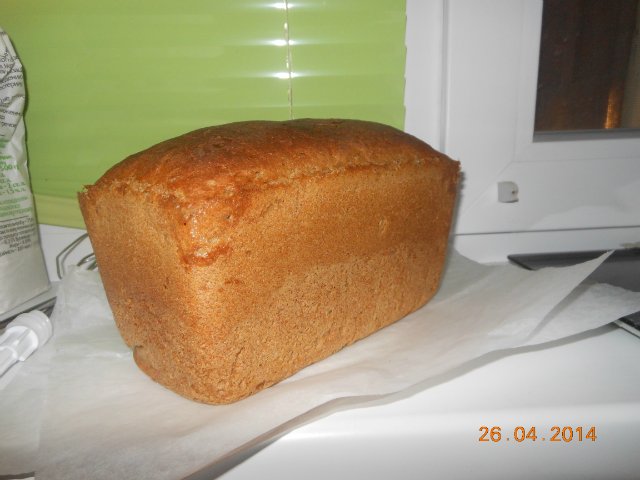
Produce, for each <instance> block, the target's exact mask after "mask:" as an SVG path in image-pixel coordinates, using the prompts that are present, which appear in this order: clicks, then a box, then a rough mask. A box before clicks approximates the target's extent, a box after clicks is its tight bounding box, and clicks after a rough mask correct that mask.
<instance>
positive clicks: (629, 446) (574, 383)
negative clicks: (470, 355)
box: [43, 227, 640, 480]
mask: <svg viewBox="0 0 640 480" xmlns="http://www.w3.org/2000/svg"><path fill="white" fill-rule="evenodd" d="M77 234H78V231H77V230H67V229H58V228H57V227H47V228H45V232H44V235H43V243H44V250H45V255H46V256H47V261H48V265H49V268H50V271H51V269H52V265H53V263H52V261H51V252H58V251H59V250H60V248H61V247H63V246H65V245H66V244H68V243H69V242H70V241H72V240H73V239H74V238H75V237H76V236H77ZM482 426H486V427H488V428H492V427H500V429H501V438H500V441H497V442H494V441H491V440H490V439H488V441H479V439H480V437H481V435H482V431H481V427H482ZM518 426H522V427H524V428H525V429H526V431H527V432H528V431H530V429H531V427H535V429H536V434H537V440H536V441H533V440H530V439H525V440H524V441H522V442H517V441H516V440H515V438H514V430H515V429H516V427H518ZM554 426H558V427H560V429H562V428H564V427H571V431H572V432H573V438H572V439H571V440H570V441H563V440H562V435H558V436H557V437H558V439H559V440H560V441H557V442H554V441H551V436H552V434H553V427H554ZM578 427H582V436H583V439H582V441H580V440H579V439H578V435H579V434H578ZM591 427H595V433H596V439H595V441H592V440H591V439H587V438H584V437H586V435H587V432H588V431H589V430H590V429H591ZM567 435H568V429H567V430H565V436H567ZM543 438H544V440H543ZM638 445H640V338H638V337H636V336H634V335H632V334H630V333H628V332H626V331H625V330H622V329H620V328H618V327H615V326H607V327H603V328H600V329H598V330H597V331H594V332H592V333H588V334H582V335H580V336H578V337H575V338H572V339H568V340H564V341H561V342H556V343H554V344H552V345H547V346H539V347H531V348H527V349H520V350H517V351H516V353H512V354H504V355H492V356H491V357H490V358H483V359H480V360H476V361H474V362H471V363H470V364H468V365H467V366H466V367H465V368H460V369H457V370H456V371H455V372H451V373H450V374H449V375H446V376H444V377H442V378H439V379H438V381H437V382H431V383H429V384H428V385H421V386H420V387H419V388H415V389H414V390H413V391H412V392H408V393H405V394H403V395H400V396H396V397H393V398H391V399H389V398H387V399H386V400H384V401H378V402H375V401H373V402H371V403H370V404H368V405H367V406H366V407H362V406H358V407H356V408H350V409H347V410H342V409H339V408H337V409H336V412H335V413H333V414H331V415H327V416H325V417H323V418H321V419H319V420H314V421H312V422H310V423H308V424H306V425H304V426H302V427H299V428H297V429H295V430H293V431H291V432H290V433H288V434H286V435H284V436H282V437H281V438H279V439H278V440H276V441H271V442H266V446H265V445H261V446H260V448H256V449H254V451H252V452H250V453H246V452H245V453H241V454H238V455H236V456H234V457H231V458H230V459H229V461H228V462H227V463H226V464H223V465H221V464H217V465H216V466H213V467H211V468H210V469H206V470H203V471H201V472H198V473H196V474H194V475H193V476H192V477H190V478H193V479H205V478H213V476H214V475H217V474H220V473H221V472H225V471H226V472H225V473H223V475H222V478H225V479H228V480H231V479H234V480H235V479H237V480H239V479H254V478H278V479H289V478H291V479H293V478H295V479H298V478H305V479H326V478H350V479H360V478H362V479H378V478H379V479H388V478H393V477H399V478H402V479H412V478H416V479H418V478H419V479H425V478H447V479H449V478H465V479H466V478H477V479H478V478H479V479H484V478H487V479H489V478H491V479H495V478H511V477H516V478H519V479H526V478H563V479H564V478H580V479H585V478H597V479H602V478H607V479H627V478H628V479H631V478H640V455H638V454H637V453H636V451H637V446H638Z"/></svg>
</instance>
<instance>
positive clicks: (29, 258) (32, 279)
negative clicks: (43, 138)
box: [0, 28, 49, 315]
mask: <svg viewBox="0 0 640 480" xmlns="http://www.w3.org/2000/svg"><path fill="white" fill-rule="evenodd" d="M25 98H26V97H25V86H24V76H23V72H22V64H21V63H20V60H19V59H18V57H17V55H16V52H15V50H14V49H13V45H12V44H11V41H10V40H9V36H8V35H7V34H6V33H5V32H4V30H2V28H0V315H1V314H2V313H3V312H6V311H8V310H10V309H12V308H14V307H16V306H18V305H19V304H21V303H23V302H25V301H27V300H29V299H30V298H32V297H35V296H36V295H38V294H40V293H42V292H44V291H45V290H47V288H49V280H48V277H47V271H46V267H45V263H44V258H43V254H42V249H41V248H40V239H39V236H38V225H37V223H36V218H35V211H34V207H33V197H32V195H31V187H30V184H29V173H28V171H27V152H26V146H25V129H24V120H23V114H24V107H25Z"/></svg>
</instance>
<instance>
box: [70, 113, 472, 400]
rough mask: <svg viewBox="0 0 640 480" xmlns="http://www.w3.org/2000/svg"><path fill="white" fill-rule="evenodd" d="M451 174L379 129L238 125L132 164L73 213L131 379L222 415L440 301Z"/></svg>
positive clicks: (319, 123)
mask: <svg viewBox="0 0 640 480" xmlns="http://www.w3.org/2000/svg"><path fill="white" fill-rule="evenodd" d="M458 171H459V166H458V163H457V162H454V161H452V160H450V159H448V158H447V157H445V156H444V155H441V154H439V153H438V152H435V151H434V150H433V149H431V148H430V147H429V146H428V145H426V144H424V143H423V142H421V141H419V140H417V139H415V138H414V137H411V136H409V135H406V134H404V133H402V132H400V131H398V130H395V129H393V128H391V127H387V126H383V125H379V124H375V123H370V122H361V121H351V120H295V121H289V122H242V123H236V124H230V125H223V126H219V127H211V128H208V129H201V130H197V131H195V132H192V133H189V134H187V135H184V136H182V137H178V138H176V139H173V140H168V141H166V142H163V143H161V144H159V145H156V146H154V147H151V148H150V149H148V150H146V151H144V152H141V153H139V154H136V155H133V156H131V157H129V158H128V159H126V160H125V161H123V162H122V163H120V164H119V165H117V166H115V167H113V168H112V169H111V170H109V172H107V173H106V174H105V175H104V176H103V177H102V178H101V179H100V180H99V181H98V182H97V183H96V184H95V185H94V186H89V187H87V189H86V190H85V192H83V193H81V194H80V196H79V197H80V204H81V208H82V211H83V215H84V218H85V222H86V224H87V228H88V231H89V234H90V236H91V241H92V244H93V247H94V250H95V253H96V256H97V259H98V264H99V266H100V272H101V275H102V278H103V282H104V285H105V289H106V292H107V296H108V298H109V302H110V304H111V307H112V309H113V312H114V316H115V319H116V322H117V324H118V327H119V329H120V331H121V333H122V335H123V338H124V339H125V341H126V342H127V343H128V344H129V345H130V346H131V347H132V348H134V352H135V358H136V362H137V363H138V365H139V366H140V367H141V368H142V369H143V370H144V371H145V372H147V373H148V374H149V375H150V376H151V377H152V378H154V379H155V380H157V381H158V382H160V383H162V384H163V385H165V386H167V387H169V388H171V389H173V390H175V391H177V392H178V393H180V394H182V395H184V396H187V397H189V398H193V399H196V400H199V401H204V402H209V403H227V402H231V401H235V400H237V399H239V398H242V397H244V396H247V395H250V394H251V393H254V392H255V391H258V390H260V389H262V388H265V387H266V386H269V385H271V384H273V383H275V382H277V381H279V380H282V379H283V378H285V377H286V376H289V375H291V374H292V373H295V372H296V371H297V370H299V369H300V368H303V367H304V366H306V365H308V364H310V363H312V362H314V361H317V360H319V359H321V358H324V357H326V356H327V355H330V354H331V353H334V352H335V351H337V350H339V349H340V348H343V347H344V346H345V345H348V344H349V343H352V342H354V341H356V340H358V339H359V338H362V337H364V336H366V335H369V334H370V333H372V332H374V331H376V330H377V329H379V328H382V327H383V326H385V325H388V324H389V323H391V322H393V321H395V320H398V319H399V318H401V317H402V316H404V315H406V314H407V313H409V312H411V311H413V310H415V309H417V308H419V307H420V306H421V305H423V304H424V303H425V302H426V301H427V300H428V299H429V298H430V297H431V296H432V295H433V294H434V293H435V291H436V289H437V285H438V282H439V277H440V272H441V269H442V265H443V262H444V256H445V252H446V242H447V236H448V231H449V227H450V222H451V214H452V209H453V203H454V200H455V190H456V185H457V179H458Z"/></svg>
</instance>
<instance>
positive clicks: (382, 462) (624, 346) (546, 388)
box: [194, 327, 640, 480]
mask: <svg viewBox="0 0 640 480" xmlns="http://www.w3.org/2000/svg"><path fill="white" fill-rule="evenodd" d="M482 426H488V427H489V428H491V427H494V426H499V427H501V434H502V438H501V440H500V441H499V442H493V441H488V442H481V441H479V438H480V436H481V431H480V428H481V427H482ZM518 426H523V427H525V429H526V430H527V431H529V429H530V428H531V427H536V433H537V436H538V438H537V440H536V441H535V442H534V441H532V440H528V439H527V440H524V441H522V442H517V441H516V440H515V439H514V435H513V431H514V429H515V428H516V427H518ZM554 426H559V427H560V428H564V427H566V426H569V427H572V429H573V432H574V435H573V439H572V440H571V441H569V442H566V441H563V440H562V436H561V435H558V439H560V440H561V441H551V436H552V434H553V431H552V428H553V427H554ZM577 427H582V428H583V437H584V436H585V435H586V432H587V431H588V430H589V429H590V428H591V427H595V431H596V435H597V437H596V439H595V441H592V440H586V439H584V438H583V440H582V441H579V440H578V439H577ZM518 433H520V432H518ZM565 434H566V435H565V436H566V437H568V436H569V433H568V430H566V431H565ZM507 438H508V440H507ZM543 438H544V440H543ZM638 445H640V338H638V337H635V336H633V335H631V334H630V333H628V332H626V331H624V330H622V329H619V328H617V327H604V328H601V329H599V330H597V331H594V332H592V333H591V334H583V335H580V336H579V337H578V338H576V339H572V340H567V341H562V342H557V343H556V344H554V345H551V346H546V347H536V348H529V349H525V350H521V351H519V353H514V354H510V355H506V356H503V357H502V358H500V357H499V356H497V355H496V356H494V357H491V358H486V359H484V360H482V361H475V362H473V363H472V364H470V365H469V366H468V367H467V368H461V369H459V370H457V371H456V372H453V373H452V374H451V375H447V377H446V378H442V379H441V383H437V384H433V385H430V386H429V385H425V386H421V389H419V390H417V391H416V392H413V393H412V394H409V395H402V396H399V397H397V399H394V400H393V401H385V402H383V403H382V404H378V405H375V403H374V406H371V407H367V408H355V409H352V410H348V411H340V412H337V413H334V414H332V415H329V416H327V417H325V418H323V419H321V420H318V421H314V422H311V423H309V424H307V425H305V426H303V427H301V428H298V429H296V430H294V431H292V432H290V433H289V434H287V435H285V436H284V437H282V438H280V439H279V440H277V441H276V442H274V443H272V444H270V445H268V446H266V448H264V449H262V450H260V451H258V452H257V453H256V454H255V455H253V456H252V457H250V458H249V459H247V460H245V461H244V462H242V463H240V464H239V465H238V466H236V467H235V468H232V469H231V470H229V471H228V472H227V473H226V474H225V475H224V476H223V477H222V478H225V479H228V480H231V479H234V480H235V479H238V480H239V479H253V478H279V479H282V478H287V479H289V478H291V479H294V478H296V479H297V478H305V479H326V478H352V479H355V478H357V479H389V478H394V477H395V478H402V479H425V478H446V479H449V478H454V479H457V478H459V479H468V478H475V479H496V478H521V479H527V478H531V479H534V478H535V479H539V478H562V479H572V478H576V479H588V478H594V479H605V478H606V479H637V478H640V456H638V454H637V448H638ZM216 471H217V468H212V469H211V470H210V471H209V472H203V474H202V475H197V476H194V478H203V479H204V478H210V477H208V476H207V473H213V472H216Z"/></svg>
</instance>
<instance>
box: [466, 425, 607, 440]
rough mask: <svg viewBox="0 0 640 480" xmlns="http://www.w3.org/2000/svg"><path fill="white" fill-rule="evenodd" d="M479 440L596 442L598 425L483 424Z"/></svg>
mask: <svg viewBox="0 0 640 480" xmlns="http://www.w3.org/2000/svg"><path fill="white" fill-rule="evenodd" d="M478 430H479V432H480V436H479V437H478V441H479V442H490V443H501V442H511V441H514V442H516V443H523V442H559V443H571V442H587V441H589V442H595V441H596V439H597V438H598V436H597V435H596V427H592V426H591V427H583V426H578V427H571V426H559V425H554V426H552V427H551V428H550V429H548V430H547V429H544V431H543V430H542V429H538V428H536V427H533V426H527V427H524V426H521V425H518V426H516V427H514V428H513V429H505V428H502V427H499V426H487V425H482V426H481V427H480V428H479V429H478Z"/></svg>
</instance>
